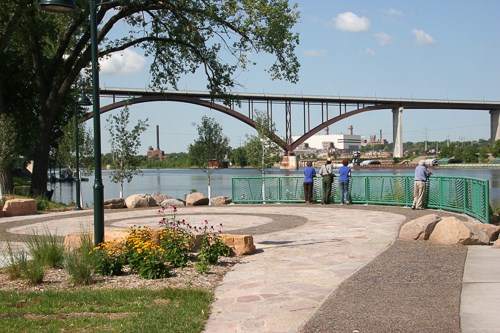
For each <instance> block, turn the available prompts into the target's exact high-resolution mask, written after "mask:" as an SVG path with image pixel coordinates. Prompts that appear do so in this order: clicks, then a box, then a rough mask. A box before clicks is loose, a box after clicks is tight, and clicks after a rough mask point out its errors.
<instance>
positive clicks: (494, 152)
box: [491, 140, 500, 158]
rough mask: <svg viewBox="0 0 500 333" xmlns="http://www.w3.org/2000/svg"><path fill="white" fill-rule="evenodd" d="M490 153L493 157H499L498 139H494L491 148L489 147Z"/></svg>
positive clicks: (499, 145)
mask: <svg viewBox="0 0 500 333" xmlns="http://www.w3.org/2000/svg"><path fill="white" fill-rule="evenodd" d="M491 154H492V155H493V157H495V158H496V157H500V140H496V141H495V142H494V143H493V148H492V149H491Z"/></svg>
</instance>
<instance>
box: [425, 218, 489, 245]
mask: <svg viewBox="0 0 500 333" xmlns="http://www.w3.org/2000/svg"><path fill="white" fill-rule="evenodd" d="M429 241H430V242H432V243H435V244H444V245H453V244H462V245H487V244H489V242H490V239H489V237H488V235H487V234H486V233H485V232H484V231H483V230H481V228H480V226H479V223H474V222H464V221H460V220H459V219H457V218H456V217H454V216H449V217H444V218H443V219H442V220H441V221H439V223H438V224H437V225H436V226H435V227H434V231H433V232H432V234H431V235H430V237H429Z"/></svg>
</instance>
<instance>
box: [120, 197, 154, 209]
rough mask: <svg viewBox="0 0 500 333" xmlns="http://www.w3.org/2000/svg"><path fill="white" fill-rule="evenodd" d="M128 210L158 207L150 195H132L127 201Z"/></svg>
mask: <svg viewBox="0 0 500 333" xmlns="http://www.w3.org/2000/svg"><path fill="white" fill-rule="evenodd" d="M125 205H126V206H127V208H143V207H156V201H155V199H154V198H153V197H152V196H150V195H149V194H144V193H141V194H132V195H131V196H129V197H128V198H127V199H125Z"/></svg>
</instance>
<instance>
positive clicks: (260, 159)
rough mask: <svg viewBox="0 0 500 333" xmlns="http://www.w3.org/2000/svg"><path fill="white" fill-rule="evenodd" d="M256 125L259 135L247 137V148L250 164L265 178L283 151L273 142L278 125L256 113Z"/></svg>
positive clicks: (263, 115)
mask: <svg viewBox="0 0 500 333" xmlns="http://www.w3.org/2000/svg"><path fill="white" fill-rule="evenodd" d="M255 125H256V130H257V135H250V136H247V144H246V146H245V148H246V153H247V159H248V163H249V164H250V165H252V166H254V167H255V168H256V169H257V170H258V171H259V172H260V173H261V174H262V175H263V176H264V175H265V174H266V170H267V169H269V168H271V167H272V166H273V165H274V163H276V162H277V161H279V155H280V153H281V149H280V147H279V146H278V145H277V144H276V143H274V142H273V141H272V140H271V138H272V134H273V133H274V132H276V125H275V124H274V123H272V122H271V120H270V118H269V117H268V116H267V115H265V114H264V113H263V112H260V111H256V117H255Z"/></svg>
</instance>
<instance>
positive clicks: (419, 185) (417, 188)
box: [411, 160, 432, 209]
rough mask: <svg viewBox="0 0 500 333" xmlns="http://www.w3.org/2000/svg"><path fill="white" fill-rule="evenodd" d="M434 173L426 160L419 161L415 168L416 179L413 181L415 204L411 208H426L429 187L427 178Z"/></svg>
mask: <svg viewBox="0 0 500 333" xmlns="http://www.w3.org/2000/svg"><path fill="white" fill-rule="evenodd" d="M431 175H432V172H430V171H429V170H428V169H427V167H426V166H425V161H424V160H420V161H418V165H417V167H416V168H415V181H414V183H413V204H412V206H411V209H424V194H425V190H426V187H427V179H429V177H430V176H431Z"/></svg>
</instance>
